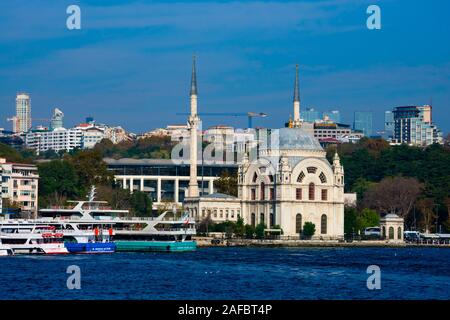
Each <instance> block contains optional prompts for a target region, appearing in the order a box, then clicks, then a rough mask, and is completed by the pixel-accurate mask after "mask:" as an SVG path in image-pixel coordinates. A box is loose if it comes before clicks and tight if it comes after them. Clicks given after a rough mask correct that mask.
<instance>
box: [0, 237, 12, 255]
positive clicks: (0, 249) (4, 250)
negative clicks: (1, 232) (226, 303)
mask: <svg viewBox="0 0 450 320" xmlns="http://www.w3.org/2000/svg"><path fill="white" fill-rule="evenodd" d="M13 254H14V252H13V250H12V249H11V247H10V246H7V245H4V244H2V241H1V240H0V257H4V256H12V255H13Z"/></svg>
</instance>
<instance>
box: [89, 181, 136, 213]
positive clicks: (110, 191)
mask: <svg viewBox="0 0 450 320" xmlns="http://www.w3.org/2000/svg"><path fill="white" fill-rule="evenodd" d="M97 198H98V199H100V200H103V201H106V202H108V204H109V205H110V206H111V208H112V209H114V210H129V209H131V194H130V191H129V190H125V189H122V188H121V187H120V186H119V185H116V184H103V185H102V184H100V185H97Z"/></svg>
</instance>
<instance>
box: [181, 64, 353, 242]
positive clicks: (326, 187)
mask: <svg viewBox="0 0 450 320" xmlns="http://www.w3.org/2000/svg"><path fill="white" fill-rule="evenodd" d="M293 102H294V103H293V107H294V119H293V120H290V122H289V126H288V127H287V128H281V129H273V130H267V131H266V132H257V139H258V141H259V142H260V144H259V145H258V151H257V153H256V154H257V157H256V158H254V157H249V156H248V154H247V153H246V154H245V155H244V158H243V160H242V163H240V164H239V166H238V197H237V198H235V197H231V196H227V195H221V194H219V195H217V194H216V195H215V194H212V195H209V196H206V197H201V196H200V197H199V196H198V194H197V195H195V194H194V193H192V192H191V193H189V197H186V198H185V199H184V204H183V205H184V208H185V210H186V211H187V212H188V213H189V215H190V216H191V217H194V218H195V219H196V220H197V221H200V220H202V219H204V218H206V217H210V218H212V220H213V221H214V213H218V214H219V217H220V210H222V212H226V210H228V213H230V212H231V210H233V211H234V212H235V213H236V218H239V217H242V218H243V219H244V222H245V223H246V224H250V225H252V226H256V225H258V224H264V225H265V226H266V229H267V230H270V229H271V228H273V227H275V226H280V227H281V228H282V230H283V233H284V235H283V237H297V238H298V236H299V234H300V233H301V231H302V227H303V225H304V223H305V222H312V223H314V224H315V225H316V230H317V233H316V235H315V238H317V239H341V238H343V235H344V169H343V167H342V165H341V163H340V159H339V156H338V155H337V154H335V156H334V159H333V164H330V163H329V162H328V160H327V158H326V152H325V151H324V149H323V148H322V147H321V145H320V144H319V141H318V140H317V139H316V138H314V136H313V135H311V134H310V133H308V131H305V130H303V129H302V125H303V123H302V121H301V120H300V117H299V109H300V103H299V102H300V99H299V90H298V68H296V79H295V86H294V101H293ZM195 114H196V113H193V112H192V108H191V118H190V119H192V115H195ZM263 136H265V138H267V139H266V140H265V141H264V142H262V141H261V140H263V139H262V138H264V137H263ZM192 141H196V140H195V139H192V131H191V148H192V147H193V145H195V146H196V145H197V144H196V143H192ZM261 142H262V143H261ZM195 146H194V148H195ZM191 150H192V149H191ZM190 162H191V164H192V163H196V153H195V155H194V154H193V153H191V154H190ZM195 169H197V168H195ZM190 176H191V178H193V179H194V180H195V181H196V177H197V170H192V167H191V168H190ZM238 210H239V211H240V214H239V215H238V214H237V212H238ZM203 213H204V214H205V216H203ZM210 214H212V216H211V215H210ZM216 219H217V220H216V221H219V220H218V219H219V218H216ZM229 219H231V217H229Z"/></svg>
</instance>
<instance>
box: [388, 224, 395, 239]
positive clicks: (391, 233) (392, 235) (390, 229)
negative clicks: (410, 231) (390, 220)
mask: <svg viewBox="0 0 450 320" xmlns="http://www.w3.org/2000/svg"><path fill="white" fill-rule="evenodd" d="M389 239H392V240H393V239H394V227H389Z"/></svg>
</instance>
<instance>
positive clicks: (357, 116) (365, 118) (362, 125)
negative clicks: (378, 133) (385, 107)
mask: <svg viewBox="0 0 450 320" xmlns="http://www.w3.org/2000/svg"><path fill="white" fill-rule="evenodd" d="M372 116H373V115H372V112H370V111H356V112H355V113H354V121H353V129H354V130H358V131H361V132H362V133H363V134H364V135H365V136H366V137H370V136H371V135H372V132H373V119H372Z"/></svg>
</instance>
